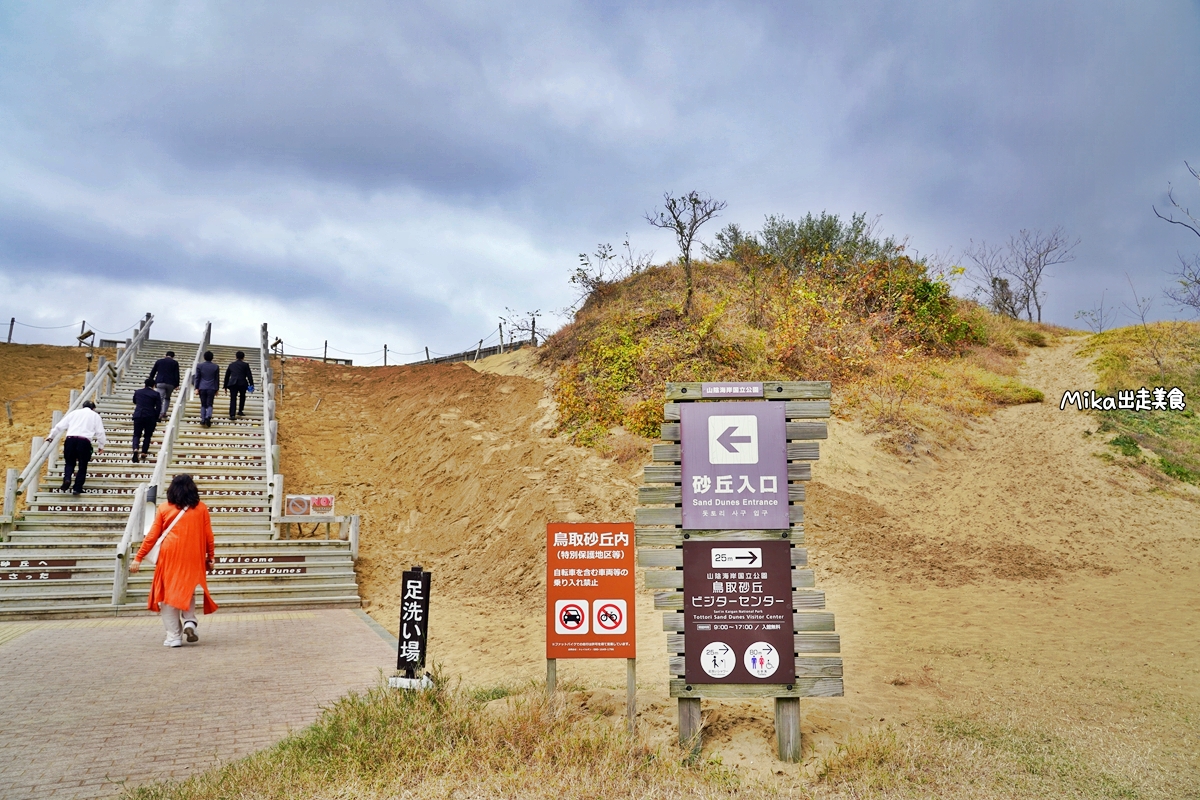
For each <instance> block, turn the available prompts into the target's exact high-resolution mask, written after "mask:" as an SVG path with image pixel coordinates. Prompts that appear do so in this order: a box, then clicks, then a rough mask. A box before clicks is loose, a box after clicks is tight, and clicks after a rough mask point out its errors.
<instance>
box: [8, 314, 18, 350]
mask: <svg viewBox="0 0 1200 800" xmlns="http://www.w3.org/2000/svg"><path fill="white" fill-rule="evenodd" d="M16 324H17V318H16V317H13V318H12V319H10V320H9V321H8V343H9V344H12V332H13V326H14V325H16Z"/></svg>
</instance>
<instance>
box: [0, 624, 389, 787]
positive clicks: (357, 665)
mask: <svg viewBox="0 0 1200 800" xmlns="http://www.w3.org/2000/svg"><path fill="white" fill-rule="evenodd" d="M386 635H387V634H386V633H383V632H382V629H381V628H376V629H373V628H372V626H370V625H369V624H368V623H367V622H366V621H365V619H364V618H363V617H362V616H360V615H359V614H358V613H356V612H354V611H349V610H342V609H336V610H335V609H328V610H324V609H323V610H311V611H279V612H266V613H258V614H253V613H245V614H226V613H223V612H218V613H217V614H214V615H213V616H211V617H203V616H202V617H201V618H200V641H199V642H198V643H196V644H194V645H184V647H182V648H174V649H173V648H166V647H163V646H162V640H163V636H164V633H163V629H162V624H161V623H160V622H159V621H158V617H157V616H150V615H149V613H147V616H146V617H134V618H128V619H101V620H93V619H88V620H69V621H46V622H40V621H38V622H3V623H0V742H2V743H3V745H2V746H0V798H4V800H8V798H13V799H14V800H15V799H16V798H21V799H22V800H24V799H25V798H43V797H56V798H58V797H69V798H88V797H109V796H112V795H114V794H118V793H119V792H120V784H121V783H122V782H126V781H127V782H128V783H129V784H130V785H134V784H139V783H143V782H146V781H149V780H155V779H164V778H183V777H187V776H188V775H191V774H193V773H195V772H198V771H201V770H203V769H206V768H208V767H210V766H212V765H214V764H216V763H218V762H224V761H229V760H231V759H236V758H239V757H241V756H244V755H247V754H249V753H252V752H254V751H256V750H259V749H262V748H264V747H266V746H268V745H270V744H272V743H273V742H276V741H278V740H279V739H280V738H282V737H283V736H284V735H285V734H287V732H288V731H289V730H296V729H298V728H302V727H304V726H305V725H307V724H309V723H311V722H312V721H313V720H314V719H316V716H317V713H318V712H319V710H320V707H321V706H322V705H327V704H329V703H330V702H331V701H333V700H335V699H336V698H338V697H339V696H341V695H343V694H345V693H346V692H347V691H349V690H351V689H361V688H364V687H367V686H370V685H371V684H373V683H375V681H377V680H378V679H379V674H380V670H383V672H384V674H391V672H392V671H393V669H394V668H395V663H396V655H395V649H394V644H390V643H389V642H388V641H386V640H385V639H384V636H386ZM393 641H394V640H393Z"/></svg>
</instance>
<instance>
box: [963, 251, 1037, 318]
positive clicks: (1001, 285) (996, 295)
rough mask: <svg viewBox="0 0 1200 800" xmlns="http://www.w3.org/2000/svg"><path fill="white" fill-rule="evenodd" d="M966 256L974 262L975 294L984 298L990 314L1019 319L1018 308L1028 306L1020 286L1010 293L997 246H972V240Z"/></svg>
mask: <svg viewBox="0 0 1200 800" xmlns="http://www.w3.org/2000/svg"><path fill="white" fill-rule="evenodd" d="M966 254H967V257H968V258H970V259H971V260H972V261H973V262H975V270H974V271H975V277H974V281H975V284H976V286H975V295H976V296H979V295H983V296H984V297H985V298H986V304H987V307H988V308H990V309H991V310H992V311H993V312H995V313H997V314H1000V315H1002V316H1005V317H1011V318H1012V319H1018V318H1020V316H1021V309H1022V308H1025V306H1026V305H1027V303H1026V301H1025V298H1024V296H1023V295H1021V294H1020V292H1021V289H1020V287H1018V290H1017V292H1015V293H1014V292H1013V289H1012V285H1011V284H1010V282H1009V277H1008V276H1009V272H1008V264H1007V261H1006V259H1005V256H1004V253H1003V252H1002V251H1001V250H1000V248H999V246H989V245H988V243H987V242H980V243H979V244H975V242H974V240H972V241H971V246H970V247H969V248H968V249H967V251H966Z"/></svg>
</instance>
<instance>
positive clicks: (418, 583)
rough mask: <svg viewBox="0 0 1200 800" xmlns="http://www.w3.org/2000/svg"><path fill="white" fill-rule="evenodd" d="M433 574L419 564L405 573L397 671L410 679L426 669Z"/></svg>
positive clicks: (401, 597) (401, 598)
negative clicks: (430, 592) (430, 587)
mask: <svg viewBox="0 0 1200 800" xmlns="http://www.w3.org/2000/svg"><path fill="white" fill-rule="evenodd" d="M431 577H432V573H429V572H426V571H425V570H423V569H421V565H420V564H417V565H416V566H414V567H413V568H412V569H411V570H405V571H404V574H403V577H402V584H401V585H402V586H403V589H402V590H401V593H400V647H399V649H398V650H397V653H396V670H397V671H398V672H403V673H404V677H405V678H408V679H410V680H411V679H414V678H417V677H418V676H419V674H420V672H421V671H422V670H423V669H425V648H426V647H427V646H428V644H429V584H430V579H431Z"/></svg>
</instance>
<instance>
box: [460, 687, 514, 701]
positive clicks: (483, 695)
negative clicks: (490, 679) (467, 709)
mask: <svg viewBox="0 0 1200 800" xmlns="http://www.w3.org/2000/svg"><path fill="white" fill-rule="evenodd" d="M520 691H521V690H520V689H517V688H514V687H512V686H488V687H486V688H480V689H471V690H470V691H469V692H467V696H468V697H469V698H470V699H471V700H472V701H474V702H476V703H490V702H492V701H493V700H503V699H504V698H506V697H511V696H513V695H514V694H519V693H520Z"/></svg>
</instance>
